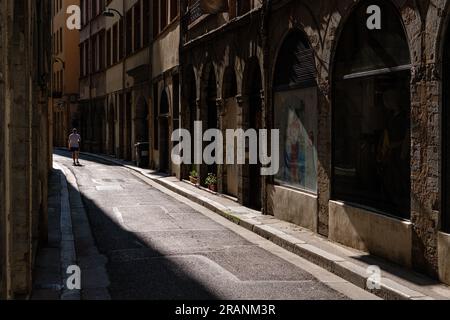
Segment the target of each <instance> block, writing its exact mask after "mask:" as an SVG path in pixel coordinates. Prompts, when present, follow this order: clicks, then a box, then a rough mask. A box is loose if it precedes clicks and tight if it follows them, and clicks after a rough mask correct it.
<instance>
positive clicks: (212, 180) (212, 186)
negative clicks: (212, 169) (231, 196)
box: [205, 173, 217, 192]
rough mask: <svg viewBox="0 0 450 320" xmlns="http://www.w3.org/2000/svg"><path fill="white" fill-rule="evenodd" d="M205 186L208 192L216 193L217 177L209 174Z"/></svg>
mask: <svg viewBox="0 0 450 320" xmlns="http://www.w3.org/2000/svg"><path fill="white" fill-rule="evenodd" d="M205 184H206V185H207V186H208V188H209V190H211V191H213V192H217V176H216V175H215V174H213V173H209V174H208V178H206V181H205Z"/></svg>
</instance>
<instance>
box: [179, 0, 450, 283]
mask: <svg viewBox="0 0 450 320" xmlns="http://www.w3.org/2000/svg"><path fill="white" fill-rule="evenodd" d="M373 5H375V6H376V7H375V9H374V7H373ZM371 6H372V7H371ZM449 6H450V1H446V0H438V1H434V2H433V4H431V1H427V0H418V1H413V0H389V1H377V0H374V1H366V0H360V1H353V0H339V1H328V0H323V1H317V0H302V1H293V0H291V1H290V0H272V1H269V0H267V1H260V0H252V1H250V0H249V1H228V9H229V11H228V12H223V13H219V14H210V15H205V14H201V12H200V13H199V12H198V7H199V1H182V12H185V16H184V17H183V19H182V29H181V39H182V46H181V52H180V65H181V66H182V67H181V71H180V73H181V74H182V77H181V92H182V98H181V113H182V116H181V124H182V127H184V128H187V129H191V130H192V129H193V122H194V121H195V120H201V121H203V123H204V128H206V127H208V128H220V129H221V130H225V129H233V128H244V129H248V128H254V129H258V128H268V129H279V130H280V150H281V151H280V164H281V167H280V172H279V174H278V175H276V176H274V177H261V176H259V175H258V169H259V168H258V166H256V167H255V166H251V165H243V166H242V165H241V166H237V165H236V166H225V165H218V166H209V167H208V166H198V170H199V172H200V173H201V176H202V177H205V176H206V175H207V174H208V173H211V172H212V173H216V174H217V175H218V177H219V191H220V192H222V193H225V194H229V195H231V196H235V197H236V198H237V199H238V200H239V202H241V203H243V204H244V205H247V206H249V207H252V208H255V209H258V210H261V209H262V211H263V212H264V213H265V214H271V215H274V216H276V217H278V218H281V219H283V220H287V221H290V222H294V223H296V224H298V225H300V226H302V227H305V228H307V229H310V230H312V231H314V232H317V233H318V234H320V235H322V236H325V237H327V238H329V239H331V240H333V241H336V242H339V243H342V244H344V245H347V246H349V247H353V248H357V249H360V250H363V251H366V252H368V253H371V254H374V255H377V256H381V257H384V258H386V259H388V260H390V261H393V262H396V263H398V264H400V265H403V266H407V267H410V268H413V269H414V270H417V271H420V272H424V273H427V274H429V275H431V276H434V277H436V278H437V277H439V278H440V279H441V280H442V281H444V282H446V283H450V236H449V233H450V225H449V221H450V210H449V209H448V208H449V207H448V203H449V201H448V200H449V199H450V196H449V194H450V189H449V187H450V184H449V181H450V173H449V172H450V170H449V169H448V168H447V167H448V152H447V151H448V150H447V149H448V147H447V145H448V144H449V143H450V142H449V140H448V138H450V136H449V135H448V133H447V132H450V131H449V130H447V126H448V123H449V120H450V118H449V115H447V114H448V112H447V111H446V110H447V107H448V106H447V104H448V103H449V102H448V101H450V100H449V99H448V97H447V93H446V91H448V90H446V88H447V86H448V79H450V78H449V75H450V73H449V69H450V68H449V66H448V61H449V60H448V59H449V57H450V56H449V55H448V53H449V52H450V51H449V48H450V46H449V40H448V39H450V37H449V34H450V33H449V30H448V19H447V17H448V16H449V12H448V11H449V10H450V8H449ZM378 9H379V11H378ZM374 10H375V11H374ZM377 14H380V15H379V19H380V22H381V29H378V28H374V26H373V21H376V20H371V22H372V24H370V23H368V21H369V20H370V18H371V17H374V15H375V16H376V15H377ZM376 17H378V16H376ZM377 19H378V18H377ZM190 169H191V166H190V165H185V166H184V167H183V170H182V177H183V178H187V176H188V172H189V170H190Z"/></svg>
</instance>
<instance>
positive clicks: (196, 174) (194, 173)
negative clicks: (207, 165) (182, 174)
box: [190, 169, 198, 178]
mask: <svg viewBox="0 0 450 320" xmlns="http://www.w3.org/2000/svg"><path fill="white" fill-rule="evenodd" d="M190 176H191V177H192V178H198V172H197V170H195V169H193V170H192V171H191V173H190Z"/></svg>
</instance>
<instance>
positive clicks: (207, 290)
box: [55, 153, 374, 300]
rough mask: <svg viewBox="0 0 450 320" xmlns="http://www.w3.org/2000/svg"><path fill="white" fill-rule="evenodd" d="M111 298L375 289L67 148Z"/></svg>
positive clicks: (316, 295) (344, 293)
mask: <svg viewBox="0 0 450 320" xmlns="http://www.w3.org/2000/svg"><path fill="white" fill-rule="evenodd" d="M55 161H56V162H57V163H58V164H60V165H63V166H65V167H66V168H68V169H69V170H71V171H72V173H74V175H75V177H76V179H77V184H78V186H79V190H80V192H81V194H82V197H83V202H84V204H85V207H86V211H87V214H88V218H89V222H90V226H91V230H92V233H93V235H94V238H95V241H96V244H97V247H98V249H99V251H100V252H101V253H102V254H103V255H105V256H106V257H107V259H108V263H107V265H106V268H107V274H108V277H109V282H110V286H109V288H108V290H109V293H110V296H111V298H112V299H156V300H159V299H170V300H180V299H183V300H184V299H187V300H197V299H199V300H205V299H213V300H215V299H236V300H239V299H250V300H253V299H261V300H266V299H273V300H279V299H285V300H291V299H292V300H294V299H295V300H310V299H332V300H342V299H371V298H374V297H373V296H372V295H370V294H368V293H366V292H365V291H363V290H361V289H359V288H358V287H356V286H354V285H352V284H350V283H348V282H346V281H344V280H342V279H340V278H338V277H336V276H334V275H332V274H331V273H329V272H327V271H325V270H323V269H321V268H319V267H317V266H315V265H313V264H311V263H309V262H307V261H306V260H303V259H302V258H300V257H297V256H295V255H293V254H291V253H290V252H288V251H286V250H284V249H282V248H280V247H278V246H276V245H274V244H272V243H270V242H269V241H267V240H265V239H263V238H261V237H259V236H257V235H255V234H253V233H252V232H250V231H247V230H245V229H244V228H241V227H239V226H237V225H234V224H232V223H231V222H229V221H227V220H226V219H223V218H222V217H219V216H218V215H216V214H214V213H212V212H210V211H208V210H206V209H204V208H201V207H199V206H197V205H195V204H192V203H189V202H188V201H187V200H183V198H181V197H179V196H177V195H174V194H171V193H170V192H168V191H164V192H163V191H161V190H160V188H159V187H154V186H152V185H151V184H149V183H148V182H147V181H145V178H144V177H139V176H138V175H137V174H134V173H132V172H131V171H129V170H128V169H126V168H123V167H120V166H115V165H111V164H106V163H101V162H99V161H98V160H96V159H93V158H85V159H82V161H81V162H82V165H83V166H82V167H74V166H72V160H71V159H70V157H69V154H65V153H59V155H55Z"/></svg>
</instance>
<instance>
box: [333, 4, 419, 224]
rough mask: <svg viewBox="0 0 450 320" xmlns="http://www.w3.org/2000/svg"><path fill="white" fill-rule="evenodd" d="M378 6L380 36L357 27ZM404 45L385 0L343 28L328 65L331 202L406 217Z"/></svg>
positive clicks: (407, 71)
mask: <svg viewBox="0 0 450 320" xmlns="http://www.w3.org/2000/svg"><path fill="white" fill-rule="evenodd" d="M370 5H378V6H379V7H380V8H381V10H382V12H383V14H382V26H383V27H382V29H381V30H369V29H368V28H361V26H363V25H365V24H366V21H367V13H366V12H367V8H368V6H370ZM410 64H411V61H410V55H409V46H408V43H407V38H406V34H405V29H404V27H403V25H402V20H401V17H400V14H399V13H398V12H397V9H396V8H395V7H394V6H393V4H392V3H391V2H390V1H380V0H373V1H362V2H361V3H360V4H359V5H358V6H357V7H356V8H355V10H354V12H353V13H352V15H351V16H350V18H349V19H348V21H347V22H346V24H345V26H344V29H343V31H342V34H341V36H340V39H339V42H338V47H337V52H336V56H335V66H334V73H333V77H334V83H333V84H334V108H333V164H332V165H333V167H332V197H333V198H334V199H336V200H340V201H346V202H349V203H353V204H355V205H360V206H363V207H369V208H373V209H374V210H375V211H380V212H383V213H385V214H388V215H391V216H394V217H398V218H403V219H409V218H410V214H411V210H410V209H411V163H410V158H411V156H410V144H411V132H410V113H411V110H410V77H411V65H410Z"/></svg>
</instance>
